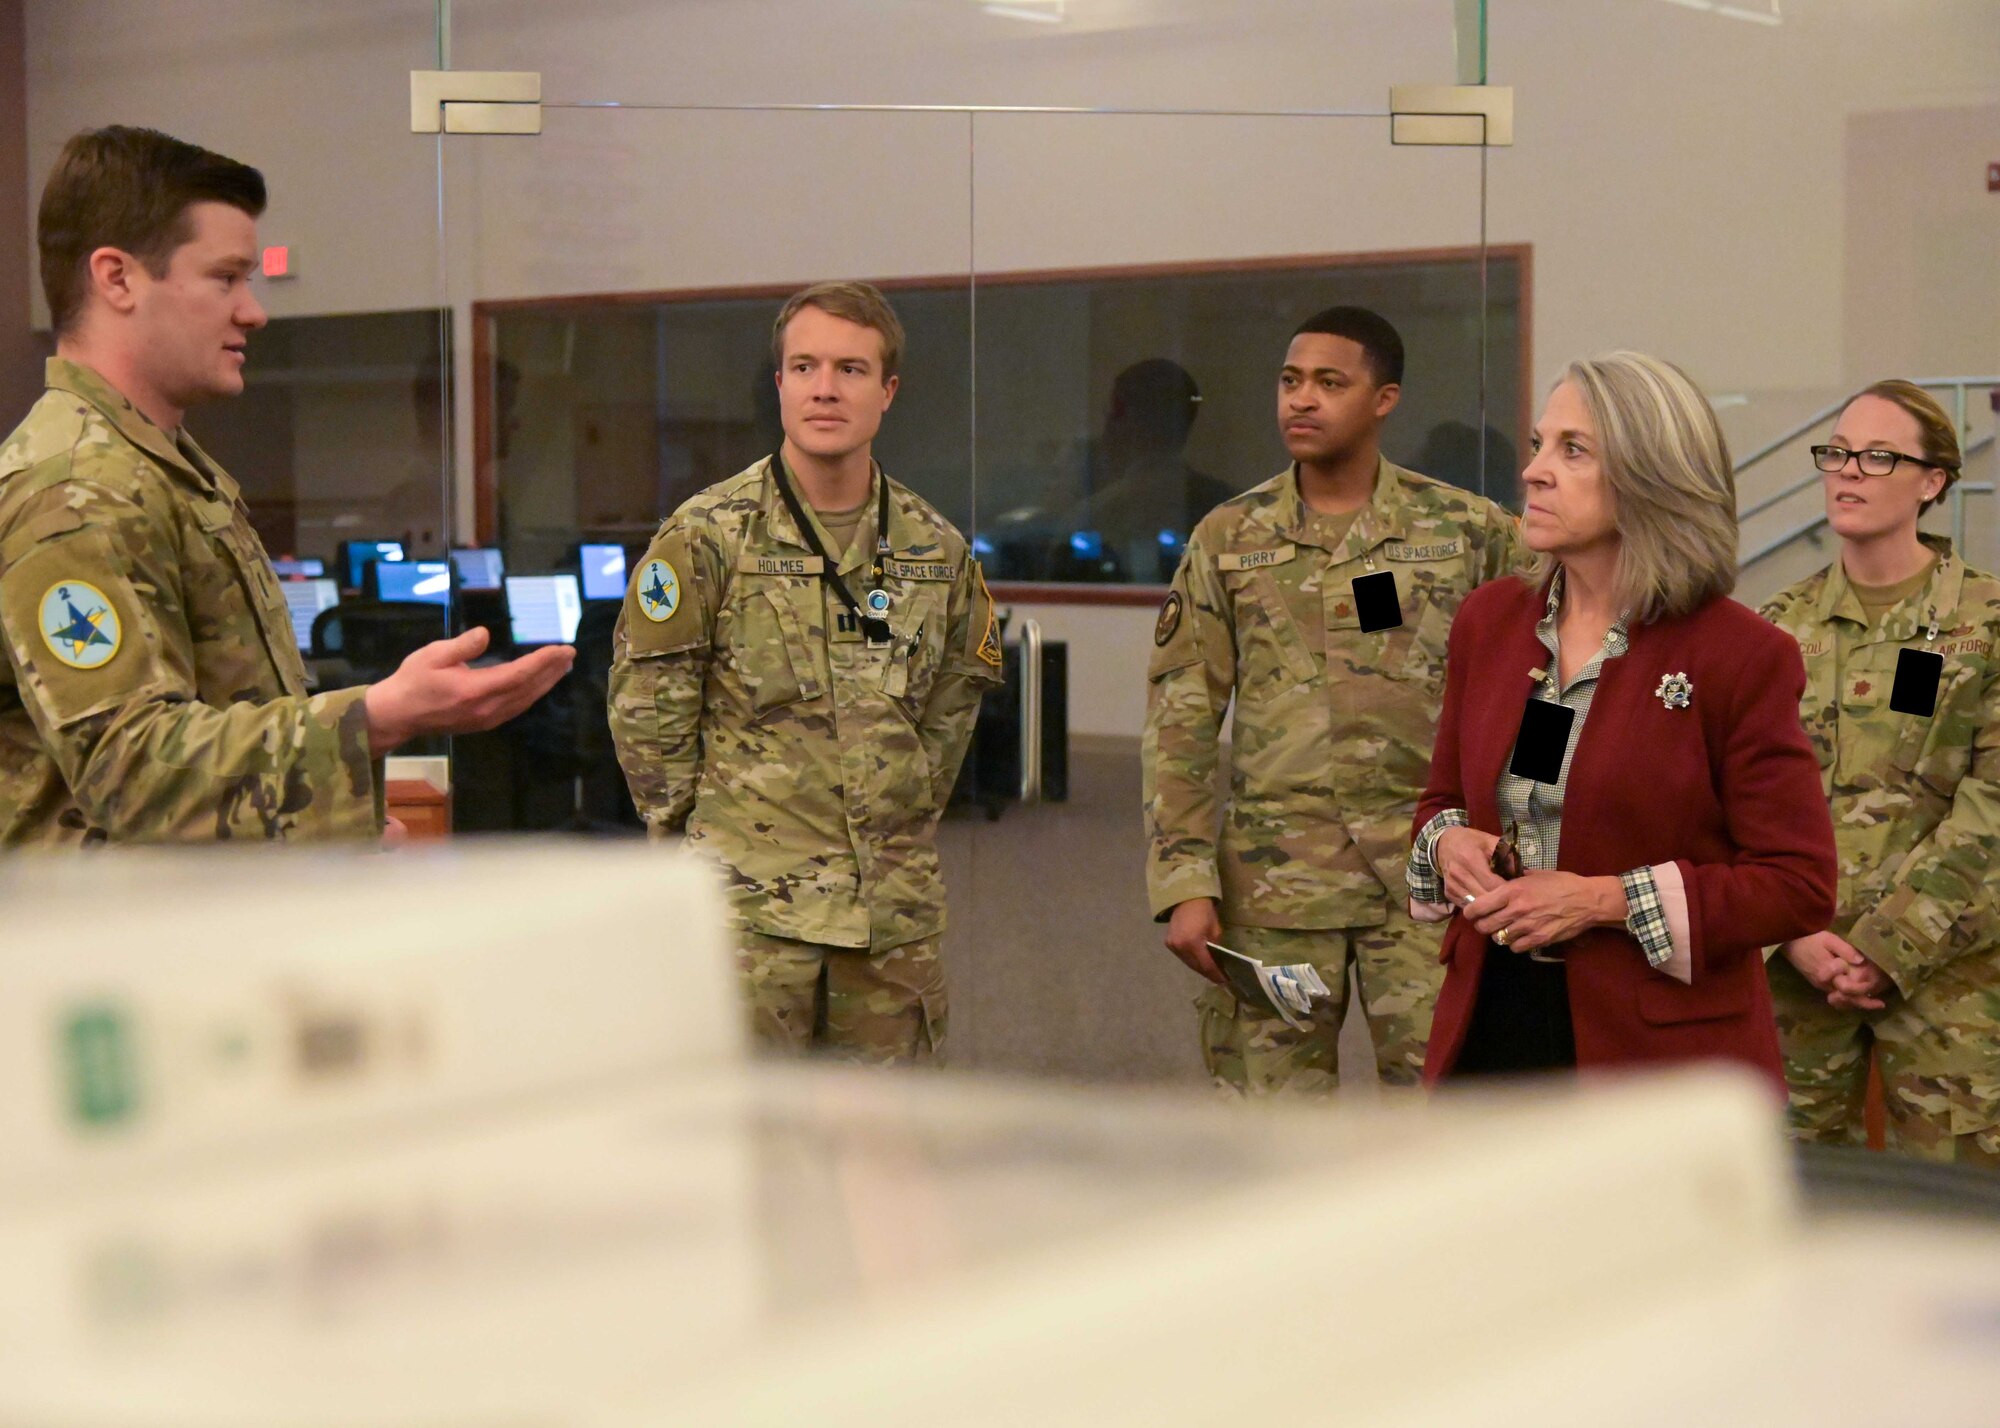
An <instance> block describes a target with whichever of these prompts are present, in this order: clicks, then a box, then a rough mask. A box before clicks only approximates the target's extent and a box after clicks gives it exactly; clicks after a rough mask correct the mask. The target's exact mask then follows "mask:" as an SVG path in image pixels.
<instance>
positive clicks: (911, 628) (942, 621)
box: [882, 581, 949, 710]
mask: <svg viewBox="0 0 2000 1428" xmlns="http://www.w3.org/2000/svg"><path fill="white" fill-rule="evenodd" d="M948 588H949V587H947V586H942V585H938V584H936V583H935V582H929V581H922V582H920V581H891V582H890V587H889V593H890V594H891V596H892V597H893V598H894V600H895V602H896V603H895V606H894V609H893V610H892V611H891V613H890V617H889V625H890V628H891V629H892V630H894V631H895V636H894V640H893V643H892V645H891V647H890V650H889V658H888V660H887V662H886V663H885V664H884V665H883V667H882V692H883V693H884V694H886V695H888V696H889V697H890V698H891V699H897V700H901V701H902V702H903V704H904V705H905V706H906V707H908V708H910V709H912V710H918V709H922V708H923V705H924V701H925V700H927V699H929V698H930V694H931V685H932V684H934V683H935V682H936V681H937V673H938V669H939V667H940V666H941V665H942V664H943V662H944V642H945V634H946V629H945V626H946V623H947V606H948V602H947V600H946V598H945V594H944V592H945V591H946V590H947V589H948Z"/></svg>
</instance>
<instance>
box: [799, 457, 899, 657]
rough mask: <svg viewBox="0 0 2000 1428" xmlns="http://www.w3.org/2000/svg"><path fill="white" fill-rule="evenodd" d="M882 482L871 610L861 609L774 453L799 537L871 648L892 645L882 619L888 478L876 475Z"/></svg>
mask: <svg viewBox="0 0 2000 1428" xmlns="http://www.w3.org/2000/svg"><path fill="white" fill-rule="evenodd" d="M876 475H877V479H878V480H879V481H880V482H881V486H882V498H881V503H880V505H879V506H878V507H877V508H876V513H875V559H874V563H873V564H872V565H870V566H869V568H868V579H869V589H868V608H867V609H866V610H864V609H862V608H861V603H860V602H859V601H858V600H856V599H855V598H854V596H853V594H852V593H851V592H850V591H849V590H848V588H847V583H846V582H845V581H843V580H842V579H841V578H840V575H839V573H838V572H837V571H836V570H834V568H833V561H832V560H831V559H830V558H829V557H828V556H827V553H826V547H825V546H823V545H821V544H820V543H819V532H818V531H816V530H815V529H814V528H813V523H812V522H811V521H810V520H808V519H807V518H806V513H805V508H804V507H803V506H801V505H800V504H799V498H798V497H797V496H796V495H795V494H793V492H792V482H791V478H790V477H788V476H787V475H786V474H785V457H784V453H783V452H778V451H774V452H772V453H771V477H772V479H773V480H775V481H776V482H777V483H778V494H779V495H780V496H782V497H783V498H784V501H785V509H786V510H788V511H790V512H791V513H792V523H793V524H794V525H796V526H797V527H798V528H799V535H800V536H802V537H803V538H804V539H805V543H806V547H807V548H808V549H809V550H811V551H812V553H813V554H814V555H816V556H818V557H819V572H820V579H822V580H824V581H825V582H826V583H827V584H829V585H831V586H832V587H833V593H834V594H836V595H838V596H839V597H840V603H841V604H843V605H845V606H846V607H847V609H848V612H849V613H850V614H852V615H853V616H854V618H855V619H856V620H857V621H859V622H860V625H861V634H862V637H863V638H864V639H866V640H867V641H868V643H869V644H871V645H886V644H887V643H889V622H888V621H887V620H885V619H883V618H882V616H884V615H886V614H888V613H889V591H888V587H887V584H886V581H887V572H886V570H885V568H884V565H883V561H884V559H885V558H886V557H887V556H888V554H889V478H888V476H887V475H885V474H883V473H880V472H878V473H876Z"/></svg>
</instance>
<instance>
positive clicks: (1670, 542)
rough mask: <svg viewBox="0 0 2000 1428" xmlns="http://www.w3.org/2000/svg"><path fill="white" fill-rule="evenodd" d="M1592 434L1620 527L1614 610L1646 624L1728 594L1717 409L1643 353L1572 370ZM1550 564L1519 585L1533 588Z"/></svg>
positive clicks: (1728, 508) (1731, 568) (1733, 536)
mask: <svg viewBox="0 0 2000 1428" xmlns="http://www.w3.org/2000/svg"><path fill="white" fill-rule="evenodd" d="M1563 382H1568V383H1571V384H1572V385H1574V386H1575V387H1576V389H1577V391H1578V393H1579V394H1580V395H1581V396H1582V397H1583V404H1584V407H1585V408H1586V409H1587V410H1588V411H1589V412H1590V420H1591V424H1592V425H1593V426H1595V427H1596V428H1597V443H1598V461H1599V464H1600V466H1601V467H1602V469H1603V472H1604V479H1605V482H1606V484H1607V485H1608V486H1609V487H1610V490H1611V498H1612V510H1613V512H1614V515H1615V519H1616V520H1617V523H1618V534H1619V537H1620V547H1619V552H1618V577H1617V586H1616V588H1617V593H1618V597H1619V604H1620V607H1621V608H1623V609H1624V610H1626V611H1627V612H1629V614H1630V615H1631V617H1632V619H1633V620H1634V621H1635V622H1637V623H1640V624H1647V623H1650V622H1652V621H1654V620H1658V619H1662V618H1664V617H1666V616H1669V615H1685V614H1687V613H1688V612H1689V611H1691V610H1694V609H1697V608H1699V607H1700V606H1701V605H1703V604H1706V603H1707V602H1708V601H1709V600H1712V599H1714V598H1715V597H1716V596H1718V595H1727V594H1728V593H1729V592H1730V591H1731V590H1734V589H1735V588H1736V545H1737V530H1736V472H1735V469H1734V467H1733V466H1732V465H1731V463H1730V460H1729V443H1728V442H1727V441H1725V440H1724V439H1723V436H1722V427H1721V424H1720V423H1718V422H1717V421H1716V419H1715V409H1714V408H1713V407H1711V406H1709V404H1708V399H1707V398H1706V397H1704V396H1703V395H1702V394H1701V390H1700V388H1698V387H1696V386H1695V384H1694V382H1693V380H1692V379H1691V378H1690V377H1689V376H1688V374H1687V373H1685V372H1683V371H1682V370H1681V369H1680V368H1678V367H1676V366H1675V365H1674V364H1673V363H1671V362H1662V361H1661V360H1660V359H1659V358H1657V357H1648V356H1646V355H1645V354H1644V353H1641V352H1611V353H1607V354H1605V355H1604V356H1602V357H1592V358H1589V359H1588V360H1585V361H1581V362H1572V363H1570V364H1569V366H1568V367H1566V368H1564V369H1563V374H1562V377H1561V378H1560V379H1559V380H1558V381H1557V383H1556V385H1557V386H1561V385H1562V383H1563ZM1554 570H1555V557H1553V556H1550V555H1538V556H1537V557H1536V558H1535V562H1534V564H1533V565H1532V566H1531V567H1530V568H1529V569H1528V570H1527V571H1525V572H1523V577H1522V578H1523V579H1525V580H1527V581H1528V582H1529V583H1530V584H1532V585H1536V586H1539V585H1541V583H1542V582H1543V581H1545V580H1547V579H1548V578H1549V576H1550V575H1551V574H1552V573H1553V572H1554Z"/></svg>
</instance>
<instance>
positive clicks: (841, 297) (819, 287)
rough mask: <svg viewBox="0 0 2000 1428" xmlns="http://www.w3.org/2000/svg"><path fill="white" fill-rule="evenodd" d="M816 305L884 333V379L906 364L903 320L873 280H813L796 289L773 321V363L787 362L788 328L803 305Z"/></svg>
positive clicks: (775, 364) (822, 310) (779, 364)
mask: <svg viewBox="0 0 2000 1428" xmlns="http://www.w3.org/2000/svg"><path fill="white" fill-rule="evenodd" d="M806 307H816V308H818V309H819V310H820V311H821V312H823V313H827V314H828V315H830V316H832V317H838V318H843V319H845V320H846V321H848V322H855V323H859V324H860V325H861V326H863V327H872V328H874V329H875V330H876V331H877V332H878V333H880V334H881V335H882V380H883V381H884V382H887V381H888V380H889V379H890V378H891V377H893V376H895V375H896V373H897V372H899V371H901V370H902V366H903V324H902V322H901V321H900V320H899V319H898V318H897V317H896V310H895V309H894V308H892V307H890V306H889V300H888V299H887V298H885V297H883V296H882V292H881V290H880V289H879V288H877V287H876V286H875V285H874V284H872V283H856V282H838V283H814V284H813V285H812V286H811V287H809V288H805V289H802V290H801V291H799V292H795V293H793V294H792V295H791V296H790V297H789V298H786V299H785V305H784V306H783V307H781V308H779V309H778V320H777V321H776V322H775V323H773V324H772V325H771V363H772V365H773V366H778V367H782V366H783V365H784V363H785V329H786V328H787V327H789V326H791V323H792V319H793V318H795V317H797V316H798V315H799V309H800V308H806Z"/></svg>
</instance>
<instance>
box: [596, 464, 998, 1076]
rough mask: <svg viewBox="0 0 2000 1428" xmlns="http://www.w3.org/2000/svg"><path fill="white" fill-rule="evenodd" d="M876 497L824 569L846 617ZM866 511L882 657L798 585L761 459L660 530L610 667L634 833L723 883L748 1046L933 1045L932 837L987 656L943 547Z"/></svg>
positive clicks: (929, 1050) (864, 578)
mask: <svg viewBox="0 0 2000 1428" xmlns="http://www.w3.org/2000/svg"><path fill="white" fill-rule="evenodd" d="M874 479H875V481H876V482H882V481H887V480H888V477H887V476H885V475H883V474H882V473H881V472H880V471H879V470H878V471H877V472H876V473H875V478H874ZM879 493H880V488H879V486H877V487H874V488H871V491H870V494H869V503H868V507H867V514H866V515H865V516H864V517H863V518H862V520H861V524H860V526H859V528H858V529H857V530H856V531H855V533H854V537H853V540H852V542H851V544H850V545H849V547H848V549H847V552H846V554H845V556H844V557H840V558H838V559H839V563H838V566H837V571H838V573H839V574H840V576H841V577H842V579H843V580H844V582H845V583H846V585H847V588H848V590H849V592H850V593H851V594H853V595H854V596H855V597H856V598H857V599H860V598H862V597H863V596H864V592H865V590H866V588H867V586H868V576H869V566H870V562H871V560H872V557H873V553H874V550H875V545H876V533H877V516H876V511H877V509H878V507H877V501H878V497H879ZM889 496H890V501H889V545H890V552H891V553H890V554H889V556H888V557H887V558H886V562H885V572H884V573H885V575H886V577H887V579H886V583H885V584H886V590H887V593H888V595H889V596H890V599H891V605H890V609H889V611H888V614H887V619H888V623H889V626H890V631H891V638H890V640H889V641H888V643H887V644H886V645H871V644H869V643H868V642H867V641H866V640H865V638H864V637H863V633H862V631H861V629H860V628H859V624H858V622H857V621H856V620H855V618H854V616H853V615H851V614H850V613H849V611H848V609H847V607H846V606H845V605H844V604H843V603H842V602H841V601H840V599H839V598H838V597H837V596H836V594H835V593H834V591H833V588H832V585H831V583H830V582H828V581H826V580H824V579H823V578H822V575H823V571H822V567H821V561H820V558H819V557H817V556H815V555H813V554H812V551H811V549H810V547H809V545H808V543H807V541H806V539H805V538H804V536H803V535H802V534H801V532H800V530H799V528H798V525H797V523H796V522H795V521H794V520H793V519H792V516H791V513H790V512H789V511H788V510H787V509H786V508H785V505H784V502H783V500H782V498H781V497H780V495H779V492H778V487H777V484H776V482H775V481H774V480H773V479H772V476H771V471H770V461H769V460H768V459H767V460H765V461H760V462H758V463H757V464H756V465H755V466H752V467H751V468H750V469H749V470H747V471H744V472H742V473H740V474H739V475H737V476H734V477H732V478H730V479H729V480H727V481H724V482H722V483H720V484H718V485H716V486H713V487H711V488H710V489H708V490H707V491H704V492H702V493H701V494H700V495H698V496H696V497H695V498H694V499H692V500H691V501H689V502H688V503H687V504H686V505H684V506H682V507H681V508H680V510H678V511H676V512H675V513H674V515H673V516H672V517H671V518H670V519H669V520H668V521H667V522H666V524H665V525H663V526H661V528H660V531H659V534H658V535H656V536H655V537H654V539H653V543H652V546H651V547H650V548H649V549H648V550H647V552H646V556H645V558H644V559H643V560H642V561H641V562H640V564H639V567H638V569H637V571H636V572H635V574H634V576H633V579H632V585H631V589H630V590H629V591H628V592H627V595H626V600H625V608H624V611H623V613H622V614H621V615H620V617H619V622H618V630H617V635H616V640H615V645H614V657H613V663H612V670H611V732H612V737H613V740H614V741H615V743H616V744H617V747H618V759H619V763H620V765H621V766H622V767H623V768H624V770H625V777H626V781H627V782H628V783H629V784H630V785H631V788H632V795H633V798H634V801H635V802H636V803H637V804H638V807H639V811H640V813H641V814H642V815H643V816H644V818H645V820H646V824H647V827H648V829H649V831H650V832H651V833H652V834H653V835H654V836H670V835H673V834H676V833H680V832H683V831H684V832H685V834H686V838H687V842H688V844H689V845H690V846H691V847H694V848H697V849H700V850H702V851H704V852H706V853H707V854H709V855H710V856H712V857H713V858H714V859H715V860H716V861H717V862H718V863H719V864H720V865H721V867H722V868H723V869H724V871H725V873H726V874H727V888H728V892H729V895H730V899H731V902H732V904H733V908H734V912H735V916H736V918H737V920H738V921H739V923H740V925H741V928H742V934H743V935H742V937H741V938H740V942H741V944H742V947H743V963H744V974H745V978H746V982H747V985H748V990H749V996H750V1003H751V1013H752V1024H753V1027H754V1029H755V1031H756V1033H757V1034H758V1035H759V1036H760V1038H762V1039H763V1040H765V1041H766V1042H769V1043H774V1044H780V1045H784V1046H790V1047H802V1046H805V1045H809V1044H818V1045H823V1046H827V1047H829V1048H831V1049H835V1050H838V1051H841V1052H843V1053H846V1054H849V1055H852V1056H856V1057H860V1058H865V1059H871V1060H907V1059H926V1058H929V1057H931V1056H935V1055H936V1054H937V1053H938V1052H939V1050H940V1049H941V1047H942V1043H943V1039H944V1018H945V994H944V981H943V975H942V970H941V968H940V966H939V963H938V956H937V952H938V939H939V936H940V934H942V932H943V931H944V924H945V900H944V883H943V879H942V876H941V874H940V872H939V868H938V856H937V848H936V841H935V834H936V828H937V822H938V819H939V817H940V815H941V814H942V813H943V810H944V805H945V802H946V800H947V799H949V798H950V796H951V788H952V784H953V783H954V782H955V781H956V779H957V776H958V768H959V764H960V762H961V761H962V760H963V759H964V756H965V749H966V745H967V743H968V741H969V740H970V738H971V736H972V726H973V721H974V719H975V718H976V716H977V714H978V710H979V700H980V696H981V695H982V693H983V692H984V691H985V689H986V688H987V687H988V686H990V685H993V684H996V683H998V682H999V678H1000V659H1001V655H1000V644H999V636H998V631H997V628H996V624H995V620H994V615H993V602H992V598H991V596H989V595H988V594H987V592H986V585H985V581H984V580H983V579H982V578H981V577H980V574H979V568H978V566H977V565H976V564H975V563H974V562H973V561H972V560H971V559H970V557H969V555H968V553H967V548H966V544H965V540H964V538H963V537H962V536H961V535H959V533H958V532H957V531H956V530H955V529H953V528H952V526H951V524H950V522H948V521H946V520H945V519H944V517H942V516H940V515H939V514H938V513H937V512H936V511H935V510H934V509H932V507H931V506H930V505H929V503H927V502H926V501H924V500H923V499H922V498H920V497H919V496H917V495H916V494H915V493H913V492H911V491H909V490H907V489H905V488H904V487H902V486H900V485H898V484H896V483H895V482H893V481H891V482H889ZM802 509H803V507H802ZM807 519H808V520H812V521H814V523H815V527H816V529H817V527H818V522H817V518H816V517H814V516H813V515H812V514H811V513H810V512H809V511H808V513H807ZM818 534H819V538H820V544H821V546H822V548H823V549H827V550H829V551H830V550H832V549H834V548H835V547H834V544H833V543H832V542H831V541H828V540H827V539H826V536H825V533H824V531H823V530H819V531H818Z"/></svg>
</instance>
